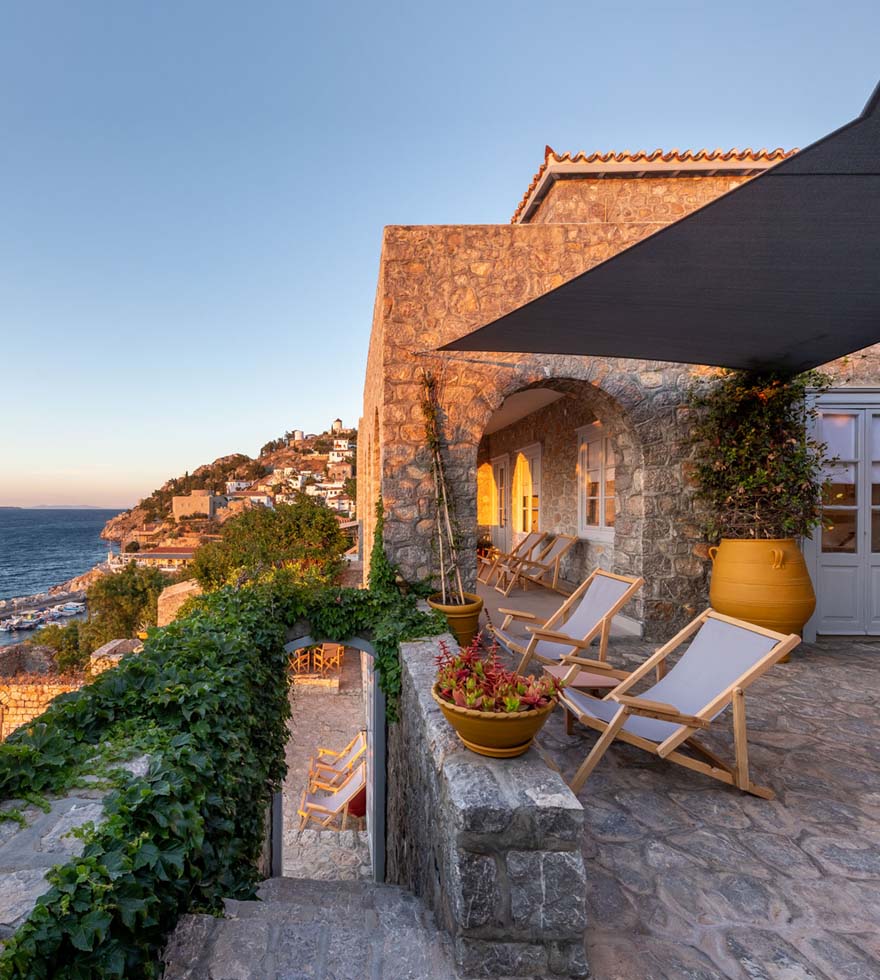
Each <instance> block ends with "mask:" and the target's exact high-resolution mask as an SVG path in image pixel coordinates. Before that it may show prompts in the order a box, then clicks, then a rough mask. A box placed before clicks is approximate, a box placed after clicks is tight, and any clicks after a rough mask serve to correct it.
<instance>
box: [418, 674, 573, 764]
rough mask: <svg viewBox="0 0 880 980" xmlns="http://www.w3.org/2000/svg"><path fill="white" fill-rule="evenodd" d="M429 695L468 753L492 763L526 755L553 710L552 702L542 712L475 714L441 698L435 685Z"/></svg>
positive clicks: (478, 712) (540, 710) (480, 712)
mask: <svg viewBox="0 0 880 980" xmlns="http://www.w3.org/2000/svg"><path fill="white" fill-rule="evenodd" d="M431 694H432V696H433V698H434V700H435V701H436V702H437V704H439V705H440V710H441V711H442V712H443V714H444V716H445V717H446V720H447V721H448V722H449V724H450V725H452V727H453V728H454V729H455V734H456V735H458V737H459V738H460V739H461V740H462V742H464V744H465V745H466V746H467V747H468V748H469V749H470V750H471V752H476V753H477V754H478V755H488V756H490V757H491V758H493V759H512V758H513V757H514V756H517V755H522V754H523V753H524V752H527V751H528V750H529V747H530V746H531V744H532V741H533V740H534V738H535V736H536V735H537V734H538V732H539V731H540V730H541V728H542V727H543V725H544V722H545V721H546V720H547V719H548V718H549V717H550V714H551V712H552V711H553V709H554V708H555V707H556V701H555V700H553V701H551V702H550V703H549V704H547V705H545V706H544V707H543V708H535V709H534V710H530V711H511V712H503V711H499V712H495V711H475V710H474V709H473V708H460V707H459V706H458V705H457V704H450V703H449V702H448V701H446V700H445V699H444V698H441V697H440V693H439V691H438V689H437V685H436V684H435V685H434V686H433V687H432V688H431Z"/></svg>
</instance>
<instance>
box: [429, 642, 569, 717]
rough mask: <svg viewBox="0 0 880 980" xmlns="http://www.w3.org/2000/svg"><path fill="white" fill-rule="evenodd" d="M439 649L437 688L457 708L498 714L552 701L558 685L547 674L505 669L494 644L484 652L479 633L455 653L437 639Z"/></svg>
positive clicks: (530, 707)
mask: <svg viewBox="0 0 880 980" xmlns="http://www.w3.org/2000/svg"><path fill="white" fill-rule="evenodd" d="M440 650H441V652H440V653H439V654H438V655H437V658H436V663H437V690H438V693H439V694H440V697H442V698H443V699H444V700H446V701H449V702H450V704H455V705H458V707H459V708H472V709H473V710H474V711H487V712H500V713H505V712H513V711H532V710H537V709H538V708H543V707H546V706H547V705H548V704H550V702H551V701H553V700H555V699H556V697H557V695H558V694H559V691H560V688H561V686H562V685H561V683H560V682H559V680H557V678H555V677H553V676H552V675H550V674H543V675H542V676H541V677H535V676H534V675H533V674H529V675H528V676H524V675H523V674H517V673H516V671H513V670H507V669H506V668H505V666H504V664H502V663H501V661H500V660H499V658H498V645H497V644H493V645H492V646H491V647H490V648H489V650H488V651H487V652H484V651H483V650H482V648H481V641H480V636H479V634H478V635H477V636H475V637H474V639H473V641H472V642H471V644H470V646H469V647H467V648H462V649H460V650H458V651H456V652H453V651H451V650H450V649H449V647H448V646H447V645H446V644H445V643H444V642H443V641H442V640H441V641H440Z"/></svg>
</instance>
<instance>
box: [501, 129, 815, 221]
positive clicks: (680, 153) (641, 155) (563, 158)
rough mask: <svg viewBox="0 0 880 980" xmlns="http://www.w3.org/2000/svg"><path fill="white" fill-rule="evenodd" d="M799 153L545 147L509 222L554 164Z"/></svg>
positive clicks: (771, 158) (765, 159)
mask: <svg viewBox="0 0 880 980" xmlns="http://www.w3.org/2000/svg"><path fill="white" fill-rule="evenodd" d="M797 152H798V151H797V150H796V149H794V150H784V149H782V147H781V146H780V147H777V148H776V149H775V150H766V149H761V150H753V149H751V147H749V148H747V149H745V150H735V149H734V150H720V149H719V150H677V149H676V150H652V151H651V152H650V153H647V152H646V151H645V150H638V151H637V152H636V153H630V152H629V150H623V151H622V152H620V153H616V152H614V151H613V150H612V151H610V152H608V153H599V152H594V153H584V152H583V150H581V151H579V152H578V153H575V154H574V155H572V154H571V153H557V152H556V151H555V150H554V149H553V147H551V146H545V147H544V162H543V163H542V164H541V166H540V167H539V168H538V172H537V173H536V174H535V176H534V177H533V178H532V182H531V184H529V187H528V190H527V191H526V192H525V194H524V195H523V198H522V200H521V201H520V203H519V206H518V207H517V209H516V211H515V212H514V214H513V217H512V218H511V219H510V223H511V224H516V222H517V221H518V220H519V217H520V215H521V214H522V212H523V211H524V210H525V208H526V205H527V204H528V202H529V199H530V198H531V196H532V194H533V193H534V191H535V188H537V186H538V184H539V183H540V182H541V178H542V177H543V176H544V174H545V173H546V172H547V168H548V167H549V166H550V165H551V163H645V164H646V165H648V166H650V164H655V165H656V164H669V163H700V162H704V161H705V162H706V163H711V162H712V161H718V162H719V163H729V162H730V161H732V160H736V161H741V162H752V161H754V162H755V163H764V164H766V163H779V162H780V161H782V160H785V159H787V158H788V157H790V156H794V154H795V153H797Z"/></svg>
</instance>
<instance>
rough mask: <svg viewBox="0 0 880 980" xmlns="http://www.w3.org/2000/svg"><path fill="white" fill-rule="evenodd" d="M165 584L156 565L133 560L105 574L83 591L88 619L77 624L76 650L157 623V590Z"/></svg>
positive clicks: (88, 649) (93, 647)
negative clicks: (147, 565) (77, 646)
mask: <svg viewBox="0 0 880 980" xmlns="http://www.w3.org/2000/svg"><path fill="white" fill-rule="evenodd" d="M167 585H168V580H167V578H166V577H165V576H164V575H163V574H162V573H161V572H160V571H159V570H158V569H157V568H142V567H141V566H139V565H136V564H135V563H134V562H131V563H129V564H128V565H126V566H125V568H124V569H123V570H122V571H121V572H118V573H116V574H114V575H104V576H102V577H101V578H99V579H98V580H97V582H95V583H94V584H93V585H91V586H90V587H89V590H88V592H87V593H86V599H87V602H88V609H89V618H88V620H87V621H86V622H85V623H82V624H81V625H80V629H79V649H80V651H82V652H84V653H86V654H89V653H91V652H92V651H93V650H97V649H98V647H100V646H102V645H103V644H105V643H107V642H109V641H110V640H118V639H125V638H127V637H132V636H135V634H136V633H138V632H139V631H140V630H144V629H147V628H148V627H150V626H155V625H156V615H157V609H158V603H159V593H160V592H161V591H162V590H163V589H164V588H165V587H166V586H167Z"/></svg>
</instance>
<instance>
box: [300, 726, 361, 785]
mask: <svg viewBox="0 0 880 980" xmlns="http://www.w3.org/2000/svg"><path fill="white" fill-rule="evenodd" d="M366 751H367V736H366V732H362V731H361V732H358V733H357V735H355V737H354V738H353V739H352V740H351V741H350V742H349V743H348V745H346V746H345V748H344V749H341V750H340V751H339V752H334V751H333V749H318V754H317V755H316V756H315V757H314V759H312V764H311V766H310V767H309V779H310V780H320V781H321V783H323V784H324V785H328V786H338V785H339V784H340V783H341V782H342V781H343V780H344V779H345V777H346V776H347V775H348V774H349V773H350V772H351V770H352V767H353V766H355V765H356V764H357V763H359V762H360V761H361V760H362V758H363V755H364V753H365V752H366Z"/></svg>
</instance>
